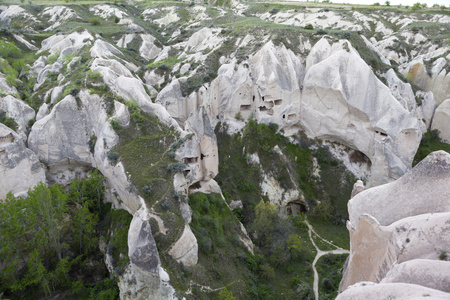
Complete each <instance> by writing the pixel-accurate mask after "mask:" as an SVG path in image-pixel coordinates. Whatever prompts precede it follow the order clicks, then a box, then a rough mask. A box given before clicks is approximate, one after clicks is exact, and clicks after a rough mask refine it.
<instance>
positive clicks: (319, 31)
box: [316, 29, 327, 35]
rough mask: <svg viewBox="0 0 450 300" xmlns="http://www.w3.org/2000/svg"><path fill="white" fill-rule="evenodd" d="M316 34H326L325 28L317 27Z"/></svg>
mask: <svg viewBox="0 0 450 300" xmlns="http://www.w3.org/2000/svg"><path fill="white" fill-rule="evenodd" d="M316 34H318V35H324V34H327V32H326V31H325V30H323V29H318V30H317V31H316Z"/></svg>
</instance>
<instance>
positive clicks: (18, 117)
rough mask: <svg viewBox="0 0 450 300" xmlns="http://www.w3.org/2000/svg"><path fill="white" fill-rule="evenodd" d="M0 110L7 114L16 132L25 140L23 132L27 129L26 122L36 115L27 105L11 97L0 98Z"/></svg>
mask: <svg viewBox="0 0 450 300" xmlns="http://www.w3.org/2000/svg"><path fill="white" fill-rule="evenodd" d="M0 110H3V111H5V112H6V113H7V115H8V117H10V118H13V119H14V120H15V121H16V123H17V125H19V128H17V132H18V133H19V134H20V135H21V136H22V137H23V138H24V139H25V140H26V134H25V130H26V128H27V127H28V122H29V121H30V120H33V119H34V117H35V115H36V113H35V112H34V109H32V108H31V107H30V106H29V105H28V104H26V103H25V102H23V101H22V100H19V99H17V98H14V97H13V96H11V95H8V96H6V97H0Z"/></svg>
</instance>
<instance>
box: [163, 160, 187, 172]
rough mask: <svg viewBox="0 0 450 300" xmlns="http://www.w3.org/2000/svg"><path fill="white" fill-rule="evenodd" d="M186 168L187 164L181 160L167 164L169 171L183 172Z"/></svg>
mask: <svg viewBox="0 0 450 300" xmlns="http://www.w3.org/2000/svg"><path fill="white" fill-rule="evenodd" d="M185 169H186V165H185V164H184V163H182V162H181V161H179V162H176V163H174V164H170V165H168V166H167V171H169V172H174V173H176V172H183V171H184V170H185Z"/></svg>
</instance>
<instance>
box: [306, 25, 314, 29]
mask: <svg viewBox="0 0 450 300" xmlns="http://www.w3.org/2000/svg"><path fill="white" fill-rule="evenodd" d="M305 29H308V30H313V29H314V27H313V26H312V25H311V24H306V26H305Z"/></svg>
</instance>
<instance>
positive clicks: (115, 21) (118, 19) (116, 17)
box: [114, 16, 120, 24]
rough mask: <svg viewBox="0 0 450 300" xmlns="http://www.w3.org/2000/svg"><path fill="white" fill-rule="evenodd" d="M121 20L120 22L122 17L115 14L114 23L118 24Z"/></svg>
mask: <svg viewBox="0 0 450 300" xmlns="http://www.w3.org/2000/svg"><path fill="white" fill-rule="evenodd" d="M119 22H120V18H119V17H118V16H115V17H114V23H116V24H117V23H119Z"/></svg>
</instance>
